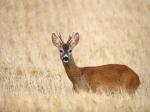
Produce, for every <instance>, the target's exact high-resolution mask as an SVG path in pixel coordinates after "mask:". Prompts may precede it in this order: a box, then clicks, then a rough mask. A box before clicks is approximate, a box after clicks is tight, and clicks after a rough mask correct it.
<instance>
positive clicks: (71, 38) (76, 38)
mask: <svg viewBox="0 0 150 112" xmlns="http://www.w3.org/2000/svg"><path fill="white" fill-rule="evenodd" d="M67 43H68V44H69V46H70V47H71V48H72V49H73V48H74V47H75V46H76V45H77V44H78V43H79V33H78V32H77V33H75V34H73V35H72V36H69V39H68V42H67Z"/></svg>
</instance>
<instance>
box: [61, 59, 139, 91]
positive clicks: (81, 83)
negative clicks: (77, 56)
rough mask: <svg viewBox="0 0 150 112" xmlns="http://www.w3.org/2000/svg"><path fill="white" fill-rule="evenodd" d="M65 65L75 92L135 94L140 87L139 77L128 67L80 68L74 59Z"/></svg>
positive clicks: (116, 65)
mask: <svg viewBox="0 0 150 112" xmlns="http://www.w3.org/2000/svg"><path fill="white" fill-rule="evenodd" d="M63 65H64V67H65V70H66V73H67V75H68V77H69V79H70V80H71V82H72V84H73V88H74V90H75V91H78V90H80V89H82V90H86V91H89V90H92V91H93V92H96V91H97V90H99V89H100V90H101V89H102V90H104V91H105V90H108V91H110V92H112V91H113V92H114V91H120V90H123V91H127V92H128V93H133V92H135V90H136V89H137V88H138V86H139V85H140V80H139V77H138V75H137V74H136V73H135V72H134V71H133V70H132V69H130V68H129V67H128V66H126V65H119V64H108V65H103V66H97V67H83V68H78V67H77V66H76V64H75V63H74V60H73V57H72V58H71V59H70V61H69V62H68V63H63Z"/></svg>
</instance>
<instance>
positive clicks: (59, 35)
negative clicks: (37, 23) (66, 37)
mask: <svg viewBox="0 0 150 112" xmlns="http://www.w3.org/2000/svg"><path fill="white" fill-rule="evenodd" d="M58 37H59V38H60V40H61V42H62V43H64V41H63V39H62V36H61V34H60V33H59V34H58Z"/></svg>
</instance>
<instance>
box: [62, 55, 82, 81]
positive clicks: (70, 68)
mask: <svg viewBox="0 0 150 112" xmlns="http://www.w3.org/2000/svg"><path fill="white" fill-rule="evenodd" d="M63 65H64V68H65V71H66V73H67V75H68V77H69V79H70V80H71V81H72V82H77V81H78V80H79V79H80V76H81V71H80V68H79V67H77V65H76V64H75V62H74V58H73V57H72V56H71V58H70V60H69V62H68V63H64V62H63Z"/></svg>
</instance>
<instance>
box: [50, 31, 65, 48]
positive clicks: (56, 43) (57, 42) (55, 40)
mask: <svg viewBox="0 0 150 112" xmlns="http://www.w3.org/2000/svg"><path fill="white" fill-rule="evenodd" d="M52 43H53V44H54V46H56V47H57V48H60V47H61V46H62V44H63V42H62V40H61V39H60V37H59V36H57V35H56V34H55V33H52Z"/></svg>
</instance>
